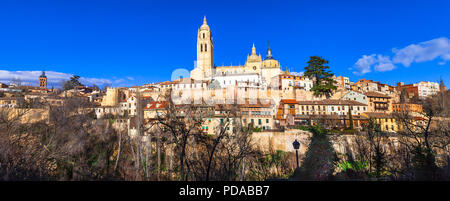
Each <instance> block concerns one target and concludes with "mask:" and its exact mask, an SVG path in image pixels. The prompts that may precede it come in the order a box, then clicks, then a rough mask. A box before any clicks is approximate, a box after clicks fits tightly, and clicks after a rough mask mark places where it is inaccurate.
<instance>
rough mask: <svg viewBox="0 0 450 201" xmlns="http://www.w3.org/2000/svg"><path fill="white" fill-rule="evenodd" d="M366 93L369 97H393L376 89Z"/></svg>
mask: <svg viewBox="0 0 450 201" xmlns="http://www.w3.org/2000/svg"><path fill="white" fill-rule="evenodd" d="M364 95H366V96H367V97H380V98H391V97H390V96H388V95H386V94H382V93H378V92H375V91H368V92H366V93H364Z"/></svg>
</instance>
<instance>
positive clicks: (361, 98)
mask: <svg viewBox="0 0 450 201" xmlns="http://www.w3.org/2000/svg"><path fill="white" fill-rule="evenodd" d="M341 99H342V100H353V101H357V102H360V103H362V104H366V105H367V104H368V102H367V96H366V95H364V94H362V93H358V92H356V91H350V92H348V93H346V94H345V95H344V96H342V98H341Z"/></svg>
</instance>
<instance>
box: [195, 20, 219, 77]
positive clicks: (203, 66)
mask: <svg viewBox="0 0 450 201" xmlns="http://www.w3.org/2000/svg"><path fill="white" fill-rule="evenodd" d="M213 55H214V54H213V40H212V34H211V29H210V28H209V26H208V24H207V23H206V17H205V18H204V19H203V24H202V26H201V27H200V28H199V29H198V34H197V66H196V68H195V69H194V70H192V71H191V78H193V79H196V80H204V79H208V78H210V77H211V76H212V75H213V74H214V70H215V68H214V60H213V58H214V56H213Z"/></svg>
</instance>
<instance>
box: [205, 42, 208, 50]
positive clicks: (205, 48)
mask: <svg viewBox="0 0 450 201" xmlns="http://www.w3.org/2000/svg"><path fill="white" fill-rule="evenodd" d="M207 47H208V46H207V45H206V44H205V52H207V51H208V48H207Z"/></svg>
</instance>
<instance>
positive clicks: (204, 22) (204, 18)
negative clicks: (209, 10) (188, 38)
mask: <svg viewBox="0 0 450 201" xmlns="http://www.w3.org/2000/svg"><path fill="white" fill-rule="evenodd" d="M203 24H207V23H206V15H205V16H204V17H203Z"/></svg>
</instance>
